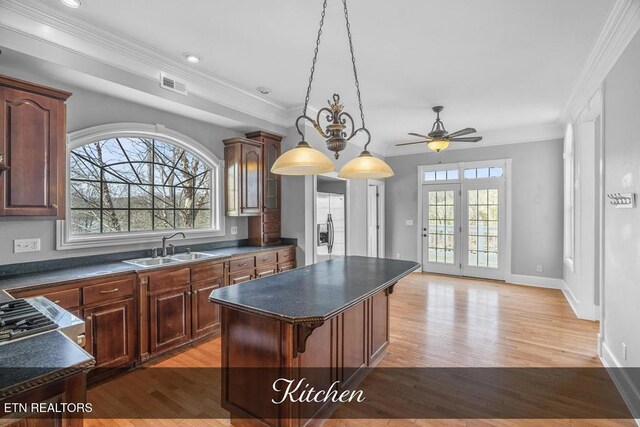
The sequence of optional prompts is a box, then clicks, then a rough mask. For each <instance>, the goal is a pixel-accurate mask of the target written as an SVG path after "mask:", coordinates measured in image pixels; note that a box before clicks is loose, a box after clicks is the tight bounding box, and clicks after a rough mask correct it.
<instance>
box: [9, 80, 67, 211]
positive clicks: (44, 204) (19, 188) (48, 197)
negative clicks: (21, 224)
mask: <svg viewBox="0 0 640 427" xmlns="http://www.w3.org/2000/svg"><path fill="white" fill-rule="evenodd" d="M69 96H71V94H70V93H69V92H64V91H60V90H56V89H52V88H48V87H44V86H40V85H35V84H32V83H28V82H24V81H21V80H16V79H12V78H10V77H5V76H0V102H1V103H2V108H1V109H0V216H57V217H58V218H59V219H63V218H64V193H65V179H64V177H65V167H64V165H65V146H66V144H65V141H66V140H65V138H66V131H65V122H66V106H65V103H64V102H65V100H66V99H67V98H68V97H69Z"/></svg>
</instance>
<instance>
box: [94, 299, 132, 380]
mask: <svg viewBox="0 0 640 427" xmlns="http://www.w3.org/2000/svg"><path fill="white" fill-rule="evenodd" d="M83 315H84V321H85V336H86V344H85V350H86V351H87V352H88V353H90V354H91V355H92V356H93V357H94V358H95V359H96V367H102V368H112V367H117V366H125V365H129V364H131V363H133V362H134V361H135V357H136V322H135V305H134V301H133V298H128V299H125V300H122V301H117V302H109V303H106V304H102V305H98V306H95V307H91V308H85V309H84V310H83Z"/></svg>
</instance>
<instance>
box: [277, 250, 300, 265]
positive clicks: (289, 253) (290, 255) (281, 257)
mask: <svg viewBox="0 0 640 427" xmlns="http://www.w3.org/2000/svg"><path fill="white" fill-rule="evenodd" d="M294 251H295V250H294V249H293V248H289V249H284V250H281V251H278V262H279V263H283V262H291V261H294V260H295V259H296V256H295V254H296V253H295V252H294Z"/></svg>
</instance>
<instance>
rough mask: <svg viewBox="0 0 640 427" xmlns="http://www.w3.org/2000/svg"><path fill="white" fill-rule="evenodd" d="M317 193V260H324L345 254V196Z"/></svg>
mask: <svg viewBox="0 0 640 427" xmlns="http://www.w3.org/2000/svg"><path fill="white" fill-rule="evenodd" d="M316 194H317V197H316V221H317V224H316V230H317V236H316V242H317V243H316V262H322V261H326V260H328V259H331V258H335V257H337V256H344V255H345V249H346V248H345V240H346V239H345V230H346V229H345V196H344V194H336V193H323V192H318V193H316Z"/></svg>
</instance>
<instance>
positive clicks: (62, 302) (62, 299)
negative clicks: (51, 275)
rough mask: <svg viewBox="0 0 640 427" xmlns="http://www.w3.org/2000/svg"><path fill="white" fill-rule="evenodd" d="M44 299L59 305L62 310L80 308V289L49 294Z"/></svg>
mask: <svg viewBox="0 0 640 427" xmlns="http://www.w3.org/2000/svg"><path fill="white" fill-rule="evenodd" d="M43 297H45V298H47V299H48V300H49V301H52V302H54V303H55V304H58V305H59V306H60V307H62V308H72V307H78V306H80V289H67V290H66V291H58V292H49V293H48V294H44V295H43Z"/></svg>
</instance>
